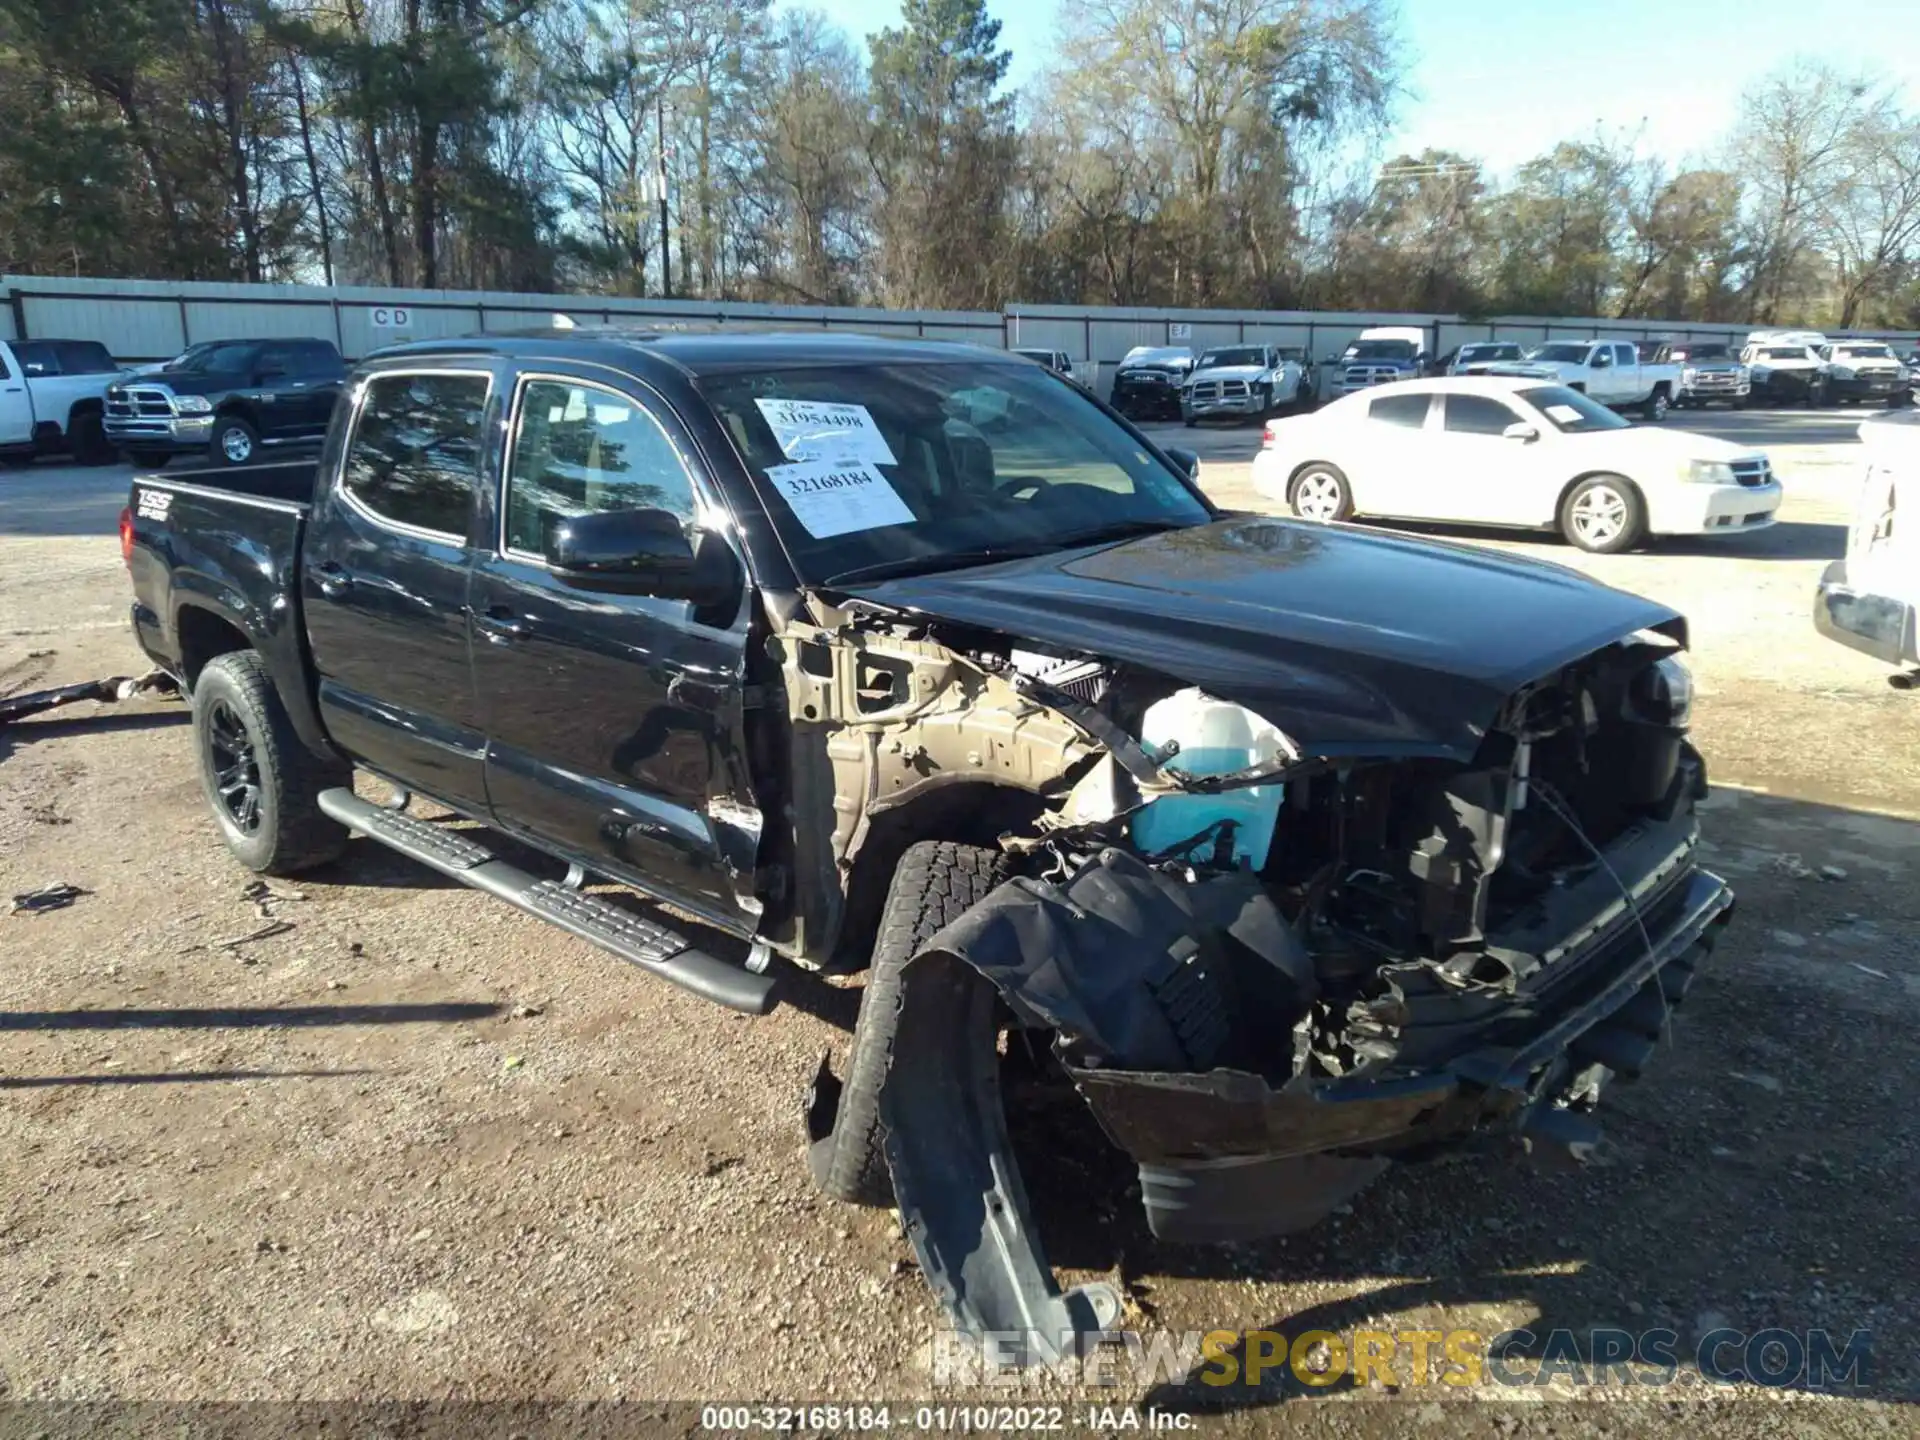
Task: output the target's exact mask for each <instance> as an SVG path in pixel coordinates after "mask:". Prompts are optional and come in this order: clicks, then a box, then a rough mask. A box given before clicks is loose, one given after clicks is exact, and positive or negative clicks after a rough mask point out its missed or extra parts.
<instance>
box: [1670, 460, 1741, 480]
mask: <svg viewBox="0 0 1920 1440" xmlns="http://www.w3.org/2000/svg"><path fill="white" fill-rule="evenodd" d="M1680 478H1681V479H1682V480H1692V481H1697V482H1698V483H1700V484H1702V485H1732V484H1734V483H1735V481H1734V478H1733V466H1731V465H1729V464H1728V463H1727V462H1726V461H1725V460H1689V461H1688V462H1687V463H1686V464H1685V465H1683V466H1681V468H1680Z"/></svg>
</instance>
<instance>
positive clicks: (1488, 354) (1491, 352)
mask: <svg viewBox="0 0 1920 1440" xmlns="http://www.w3.org/2000/svg"><path fill="white" fill-rule="evenodd" d="M1519 353H1520V347H1519V346H1518V345H1462V346H1461V347H1460V358H1461V359H1462V360H1511V359H1513V358H1514V357H1515V356H1517V355H1518V354H1519Z"/></svg>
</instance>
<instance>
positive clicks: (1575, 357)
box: [1527, 345, 1589, 365]
mask: <svg viewBox="0 0 1920 1440" xmlns="http://www.w3.org/2000/svg"><path fill="white" fill-rule="evenodd" d="M1588 348H1589V347H1588V346H1585V345H1536V346H1534V347H1533V348H1532V349H1531V350H1529V351H1527V359H1529V360H1546V361H1549V362H1551V363H1553V364H1555V365H1584V364H1586V363H1587V350H1588Z"/></svg>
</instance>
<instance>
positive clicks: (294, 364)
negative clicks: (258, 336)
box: [254, 342, 300, 379]
mask: <svg viewBox="0 0 1920 1440" xmlns="http://www.w3.org/2000/svg"><path fill="white" fill-rule="evenodd" d="M299 366H300V362H299V361H298V360H297V359H296V358H295V357H294V352H293V346H291V345H288V344H286V343H284V342H282V343H280V344H277V345H262V346H261V347H260V357H259V359H257V360H256V361H254V373H255V374H257V375H260V376H262V377H263V378H273V379H278V378H281V377H283V376H288V375H297V374H298V373H299Z"/></svg>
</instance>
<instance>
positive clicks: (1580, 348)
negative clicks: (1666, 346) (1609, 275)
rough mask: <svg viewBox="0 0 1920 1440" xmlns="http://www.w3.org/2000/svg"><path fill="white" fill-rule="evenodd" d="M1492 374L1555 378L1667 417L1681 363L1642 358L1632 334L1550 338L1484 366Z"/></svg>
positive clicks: (1615, 404)
mask: <svg viewBox="0 0 1920 1440" xmlns="http://www.w3.org/2000/svg"><path fill="white" fill-rule="evenodd" d="M1487 373H1488V374H1491V375H1520V376H1525V377H1528V378H1531V379H1535V380H1554V381H1558V382H1559V383H1560V384H1562V385H1565V386H1566V387H1567V388H1568V389H1569V390H1578V391H1581V392H1582V393H1583V394H1585V395H1588V396H1590V397H1591V398H1592V399H1594V400H1597V401H1599V402H1600V403H1601V404H1602V405H1605V406H1608V407H1610V408H1611V409H1614V410H1638V411H1639V412H1640V414H1641V415H1642V416H1643V417H1645V418H1646V419H1648V420H1661V419H1664V418H1665V417H1666V413H1667V411H1668V409H1669V408H1670V407H1671V406H1672V405H1673V402H1674V399H1675V398H1676V397H1677V396H1678V395H1679V394H1680V367H1679V366H1678V365H1676V364H1674V363H1672V362H1670V361H1652V360H1642V359H1641V358H1640V352H1639V350H1638V348H1637V347H1635V345H1634V343H1633V342H1632V341H1631V340H1549V341H1547V342H1546V343H1545V344H1544V345H1535V346H1533V347H1532V348H1531V349H1529V350H1528V351H1527V353H1526V355H1525V356H1524V358H1522V359H1520V360H1516V361H1510V362H1508V363H1505V364H1500V365H1493V366H1489V367H1488V371H1487Z"/></svg>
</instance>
